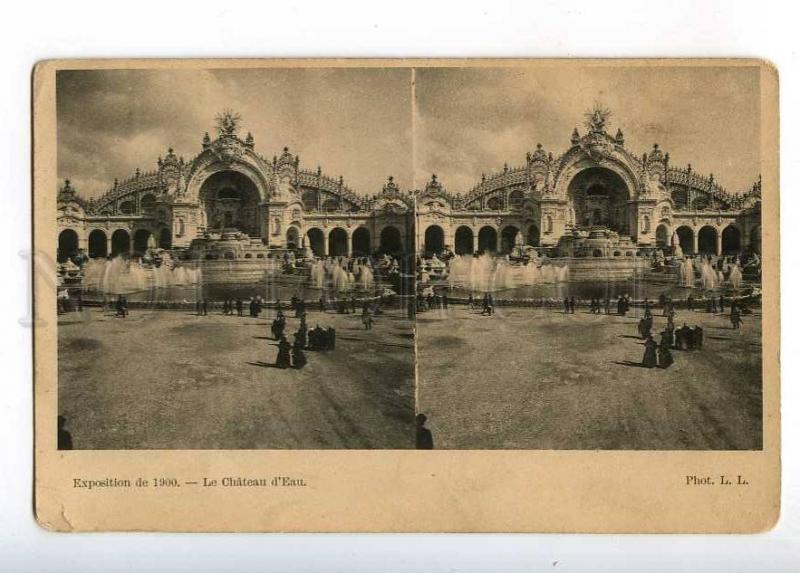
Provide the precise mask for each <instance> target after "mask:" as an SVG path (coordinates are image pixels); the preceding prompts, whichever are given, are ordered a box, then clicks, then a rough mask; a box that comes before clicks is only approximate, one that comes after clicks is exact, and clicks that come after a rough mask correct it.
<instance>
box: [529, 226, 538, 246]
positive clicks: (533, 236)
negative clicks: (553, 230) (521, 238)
mask: <svg viewBox="0 0 800 573" xmlns="http://www.w3.org/2000/svg"><path fill="white" fill-rule="evenodd" d="M527 243H528V244H529V245H530V246H531V247H538V246H539V227H537V226H536V225H530V226H528V240H527Z"/></svg>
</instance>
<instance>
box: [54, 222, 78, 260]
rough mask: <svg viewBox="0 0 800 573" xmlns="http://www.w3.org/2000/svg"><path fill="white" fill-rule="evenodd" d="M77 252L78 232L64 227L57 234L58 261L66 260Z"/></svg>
mask: <svg viewBox="0 0 800 573" xmlns="http://www.w3.org/2000/svg"><path fill="white" fill-rule="evenodd" d="M77 254H78V233H76V232H75V231H73V230H72V229H64V230H63V231H61V233H60V234H59V235H58V262H59V263H63V262H66V260H67V259H71V258H72V257H74V256H75V255H77Z"/></svg>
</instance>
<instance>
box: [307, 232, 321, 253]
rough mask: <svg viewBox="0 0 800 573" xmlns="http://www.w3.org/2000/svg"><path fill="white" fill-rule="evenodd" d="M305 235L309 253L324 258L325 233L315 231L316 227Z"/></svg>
mask: <svg viewBox="0 0 800 573" xmlns="http://www.w3.org/2000/svg"><path fill="white" fill-rule="evenodd" d="M306 235H307V236H308V246H309V247H311V252H312V253H314V256H316V257H324V256H325V233H323V232H322V229H317V228H316V227H315V228H313V229H309V230H308V233H306Z"/></svg>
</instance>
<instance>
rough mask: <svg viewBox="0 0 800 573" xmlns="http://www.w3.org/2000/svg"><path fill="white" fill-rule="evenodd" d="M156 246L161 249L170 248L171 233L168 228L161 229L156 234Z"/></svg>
mask: <svg viewBox="0 0 800 573" xmlns="http://www.w3.org/2000/svg"><path fill="white" fill-rule="evenodd" d="M158 246H159V247H160V248H162V249H171V248H172V232H171V231H170V230H169V228H168V227H162V228H161V230H160V231H159V232H158Z"/></svg>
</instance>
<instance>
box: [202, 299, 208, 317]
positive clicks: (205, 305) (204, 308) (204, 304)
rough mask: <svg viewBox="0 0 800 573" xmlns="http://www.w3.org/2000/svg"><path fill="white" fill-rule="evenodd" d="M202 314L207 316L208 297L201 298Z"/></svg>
mask: <svg viewBox="0 0 800 573" xmlns="http://www.w3.org/2000/svg"><path fill="white" fill-rule="evenodd" d="M203 316H208V299H207V298H204V299H203Z"/></svg>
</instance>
